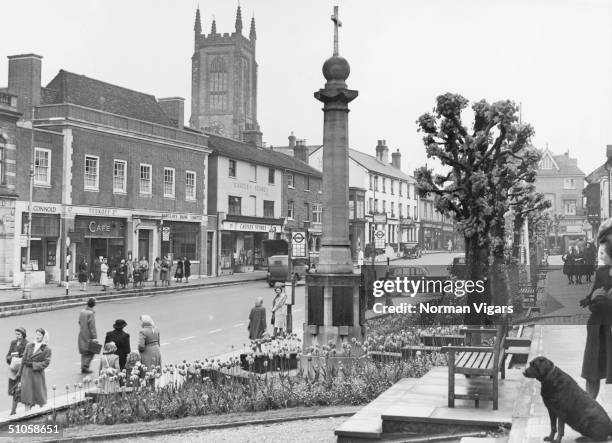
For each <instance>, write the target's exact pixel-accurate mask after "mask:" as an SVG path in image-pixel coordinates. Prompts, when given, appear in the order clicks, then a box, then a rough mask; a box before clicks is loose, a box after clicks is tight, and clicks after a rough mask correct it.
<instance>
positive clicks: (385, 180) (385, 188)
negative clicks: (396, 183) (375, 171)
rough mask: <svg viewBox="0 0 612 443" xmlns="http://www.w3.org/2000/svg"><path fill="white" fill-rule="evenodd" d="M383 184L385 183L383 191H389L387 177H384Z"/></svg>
mask: <svg viewBox="0 0 612 443" xmlns="http://www.w3.org/2000/svg"><path fill="white" fill-rule="evenodd" d="M382 184H383V190H382V192H387V179H386V178H385V177H383V179H382Z"/></svg>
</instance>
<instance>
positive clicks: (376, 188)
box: [374, 176, 378, 191]
mask: <svg viewBox="0 0 612 443" xmlns="http://www.w3.org/2000/svg"><path fill="white" fill-rule="evenodd" d="M374 190H375V191H378V176H374Z"/></svg>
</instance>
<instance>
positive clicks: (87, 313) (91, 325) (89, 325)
mask: <svg viewBox="0 0 612 443" xmlns="http://www.w3.org/2000/svg"><path fill="white" fill-rule="evenodd" d="M95 305H96V299H95V298H90V299H89V300H87V306H86V307H85V309H83V310H82V311H81V313H80V314H79V353H80V354H81V373H83V374H91V373H92V371H91V370H90V369H89V365H90V364H91V361H92V360H93V358H94V356H95V354H94V353H93V352H91V351H90V350H89V342H90V340H96V339H97V338H98V333H97V332H96V318H95V311H94V309H93V308H94V306H95Z"/></svg>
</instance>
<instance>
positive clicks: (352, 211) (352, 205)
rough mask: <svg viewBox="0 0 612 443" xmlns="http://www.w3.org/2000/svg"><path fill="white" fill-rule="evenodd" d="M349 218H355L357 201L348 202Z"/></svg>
mask: <svg viewBox="0 0 612 443" xmlns="http://www.w3.org/2000/svg"><path fill="white" fill-rule="evenodd" d="M348 210H349V218H350V219H351V220H352V219H354V218H355V201H354V200H349V202H348Z"/></svg>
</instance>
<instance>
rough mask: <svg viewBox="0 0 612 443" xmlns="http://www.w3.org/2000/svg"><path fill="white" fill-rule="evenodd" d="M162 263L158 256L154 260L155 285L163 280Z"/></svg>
mask: <svg viewBox="0 0 612 443" xmlns="http://www.w3.org/2000/svg"><path fill="white" fill-rule="evenodd" d="M161 265H162V263H161V259H160V258H159V257H157V258H156V259H155V261H154V262H153V283H154V284H155V286H157V282H158V281H159V280H161ZM162 284H163V283H162Z"/></svg>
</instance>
